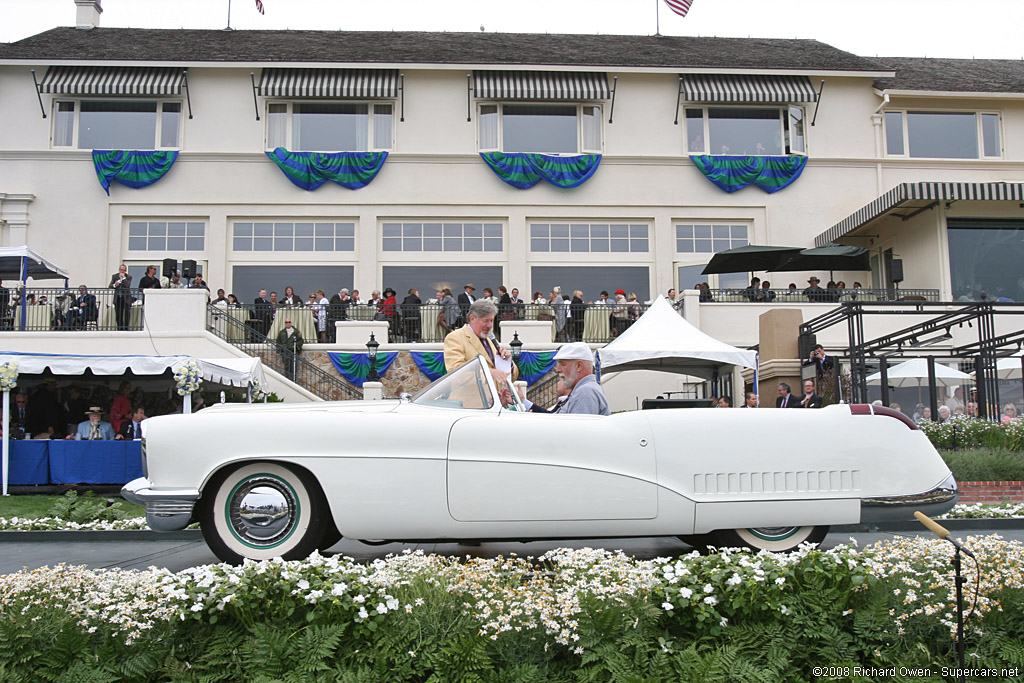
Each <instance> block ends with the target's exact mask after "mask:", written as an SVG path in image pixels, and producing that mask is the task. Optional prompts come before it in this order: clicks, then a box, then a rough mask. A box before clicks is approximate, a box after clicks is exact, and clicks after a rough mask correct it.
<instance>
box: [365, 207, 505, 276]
mask: <svg viewBox="0 0 1024 683" xmlns="http://www.w3.org/2000/svg"><path fill="white" fill-rule="evenodd" d="M428 223H429V224H437V225H440V226H441V235H440V237H437V236H431V237H432V238H436V239H440V240H441V249H440V250H437V251H435V250H426V249H420V250H419V251H414V250H409V251H406V250H405V249H404V246H405V245H404V240H406V239H413V240H415V239H416V236H415V235H411V234H410V235H407V234H406V233H405V228H406V226H414V225H419V226H420V228H421V232H420V236H419V239H420V240H423V239H425V238H426V237H427V236H426V235H425V234H424V232H425V230H424V229H423V228H424V226H425V225H427V224H428ZM455 224H458V225H459V226H460V234H459V235H458V236H456V235H446V234H445V233H446V231H445V226H447V225H455ZM385 225H387V226H392V225H398V226H399V232H400V233H401V234H400V235H385V234H384V232H385V230H384V227H385ZM466 225H480V226H481V237H480V239H481V240H482V241H481V249H480V250H479V251H476V250H469V251H467V250H465V240H466V239H475V236H468V237H467V235H466V227H465V226H466ZM495 225H497V226H499V227H500V229H501V235H500V237H495V236H493V235H490V236H488V235H487V228H488V227H489V226H495ZM446 237H447V238H449V239H458V240H460V242H461V243H462V246H463V249H461V250H458V251H456V250H448V251H446V250H445V249H444V240H445V238H446ZM385 239H389V240H394V239H399V240H402V241H403V245H402V246H403V249H401V250H393V249H385V248H384V245H385V242H384V241H385ZM488 239H500V240H501V249H500V250H488V249H487V240H488ZM421 244H422V242H421ZM376 249H377V254H378V258H377V260H378V263H379V264H387V265H400V264H401V265H408V264H410V263H417V264H418V263H421V262H422V263H436V262H441V261H444V260H446V259H447V260H452V261H459V260H461V261H466V262H468V261H472V265H492V264H497V263H501V264H504V262H505V260H507V258H508V253H509V227H508V220H507V219H504V218H477V217H472V216H471V217H452V216H430V217H423V216H415V217H402V218H394V217H389V218H385V217H378V219H377V244H376Z"/></svg>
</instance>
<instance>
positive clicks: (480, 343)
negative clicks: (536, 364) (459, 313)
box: [444, 299, 519, 387]
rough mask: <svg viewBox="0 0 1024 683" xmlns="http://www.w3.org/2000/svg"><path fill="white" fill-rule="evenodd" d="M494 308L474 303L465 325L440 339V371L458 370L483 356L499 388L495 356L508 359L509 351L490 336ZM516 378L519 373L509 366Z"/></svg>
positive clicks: (500, 378)
mask: <svg viewBox="0 0 1024 683" xmlns="http://www.w3.org/2000/svg"><path fill="white" fill-rule="evenodd" d="M497 312H498V308H497V306H495V305H494V302H492V301H490V300H489V299H477V300H476V301H474V302H473V303H472V304H471V305H470V307H469V322H468V323H466V324H465V325H463V326H462V327H460V328H459V329H457V330H453V331H452V332H449V333H448V335H447V336H446V337H445V338H444V367H445V369H446V370H448V372H451V371H452V370H455V369H456V368H459V367H462V366H463V365H465V364H466V363H468V362H469V361H471V360H473V359H474V358H476V357H477V356H486V358H487V364H488V365H489V366H490V367H491V371H492V372H493V373H494V375H495V378H494V379H495V382H497V383H498V386H499V387H500V386H502V383H503V382H504V377H503V376H502V375H503V373H500V372H498V371H497V370H496V369H495V366H494V358H495V355H497V356H499V357H501V358H505V359H508V358H509V357H510V353H509V350H508V349H506V348H503V347H502V346H501V345H500V344H498V340H497V339H496V338H494V335H493V333H492V332H491V330H492V328H493V327H494V316H495V314H496V313H497ZM518 378H519V369H518V368H517V367H516V366H515V365H514V364H513V365H512V380H513V381H515V380H516V379H518Z"/></svg>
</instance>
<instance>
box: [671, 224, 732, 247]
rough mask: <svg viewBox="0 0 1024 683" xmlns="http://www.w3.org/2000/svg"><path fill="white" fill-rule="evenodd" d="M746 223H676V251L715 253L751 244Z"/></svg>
mask: <svg viewBox="0 0 1024 683" xmlns="http://www.w3.org/2000/svg"><path fill="white" fill-rule="evenodd" d="M748 232H749V231H748V227H747V226H746V225H729V224H721V223H718V224H715V223H678V224H676V251H677V252H678V253H680V254H715V253H717V252H720V251H725V250H726V249H734V248H736V247H744V246H746V245H747V244H749V241H748V240H749V238H748Z"/></svg>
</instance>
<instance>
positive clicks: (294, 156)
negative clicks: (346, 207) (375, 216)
mask: <svg viewBox="0 0 1024 683" xmlns="http://www.w3.org/2000/svg"><path fill="white" fill-rule="evenodd" d="M266 154H267V157H268V158H269V159H270V160H271V161H273V162H274V163H275V164H277V166H278V168H280V169H281V172H282V173H284V175H285V177H286V178H288V180H290V181H292V183H293V184H294V185H296V186H297V187H301V188H302V189H303V190H310V191H312V190H315V189H316V188H318V187H320V186H321V185H323V184H324V183H326V182H327V181H328V180H330V181H331V182H335V183H337V184H338V185H341V186H342V187H347V188H348V189H350V190H358V189H359V188H361V187H366V186H367V185H369V184H370V181H371V180H373V179H374V178H375V177H376V176H377V173H379V172H380V169H381V167H382V166H383V165H384V160H385V159H387V158H388V153H387V152H289V151H288V150H286V149H285V148H284V147H278V148H277V149H275V150H274V151H273V152H267V153H266Z"/></svg>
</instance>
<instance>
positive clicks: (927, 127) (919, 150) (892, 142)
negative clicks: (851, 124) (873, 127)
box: [885, 110, 1003, 159]
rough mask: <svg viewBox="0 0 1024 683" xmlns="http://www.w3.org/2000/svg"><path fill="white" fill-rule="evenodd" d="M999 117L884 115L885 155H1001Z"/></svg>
mask: <svg viewBox="0 0 1024 683" xmlns="http://www.w3.org/2000/svg"><path fill="white" fill-rule="evenodd" d="M999 129H1000V122H999V114H996V113H991V112H980V113H977V112H952V111H910V110H907V111H887V112H885V153H886V154H887V155H888V156H908V157H911V158H916V159H982V158H1000V157H1002V155H1003V150H1002V142H1001V138H1000V131H999Z"/></svg>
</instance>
